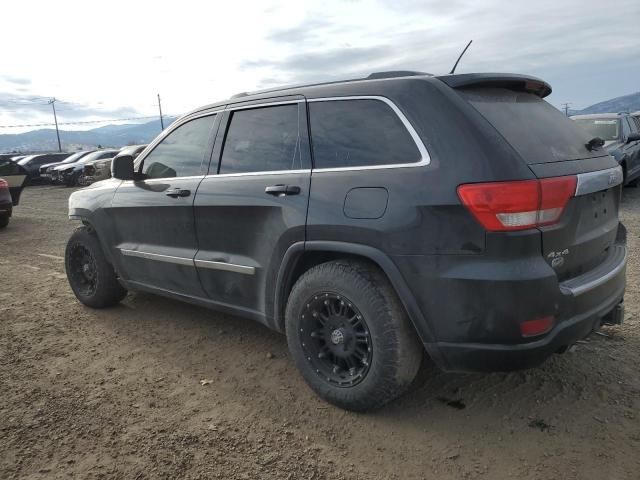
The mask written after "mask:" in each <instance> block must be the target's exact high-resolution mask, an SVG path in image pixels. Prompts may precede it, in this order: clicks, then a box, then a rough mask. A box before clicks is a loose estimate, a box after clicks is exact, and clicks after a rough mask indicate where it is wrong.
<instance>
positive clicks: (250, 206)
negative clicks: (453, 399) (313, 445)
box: [65, 72, 627, 410]
mask: <svg viewBox="0 0 640 480" xmlns="http://www.w3.org/2000/svg"><path fill="white" fill-rule="evenodd" d="M549 93H551V87H550V86H549V85H548V84H547V83H546V82H544V81H543V80H540V79H538V78H535V77H530V76H524V75H513V74H496V73H487V74H473V73H470V74H461V75H443V76H439V77H434V76H430V75H426V74H421V73H419V72H415V73H412V72H383V73H377V74H372V75H371V76H369V77H368V78H364V79H360V80H358V81H343V82H332V83H327V84H315V85H311V86H297V87H290V88H282V89H277V90H270V91H268V92H258V93H255V94H241V95H238V96H236V97H234V98H231V99H228V100H224V101H222V102H219V103H216V104H212V105H207V106H202V107H200V108H198V109H196V110H194V111H192V112H190V113H188V114H187V115H185V116H183V117H181V118H180V119H178V120H177V121H176V122H175V123H173V124H172V125H171V126H170V127H168V128H167V129H166V130H164V131H163V132H162V134H161V135H160V136H159V137H158V138H156V139H155V140H154V141H153V143H151V144H150V145H149V147H148V148H147V149H145V150H144V152H143V153H142V154H141V155H140V156H139V157H138V158H137V159H136V160H135V162H134V160H133V158H132V157H131V156H127V155H121V156H119V157H118V158H115V159H114V160H113V163H112V175H113V177H114V178H112V179H109V180H106V181H103V182H100V183H99V184H96V185H92V186H90V187H88V188H84V189H81V190H78V191H76V192H74V193H73V194H72V195H71V196H70V198H69V216H70V218H73V219H77V220H80V221H82V223H83V224H84V225H83V226H81V227H80V228H78V229H76V230H75V232H74V233H73V234H72V236H71V237H70V239H69V241H68V243H67V247H66V252H65V267H66V268H65V270H66V272H67V277H68V279H69V283H70V286H71V288H72V290H73V292H74V293H75V295H76V297H77V298H78V299H79V300H80V301H81V302H82V303H84V304H85V305H88V306H91V307H94V308H104V307H107V306H110V305H115V304H117V303H118V302H119V301H120V300H122V299H123V298H124V297H125V295H126V292H127V289H131V290H134V291H136V290H142V291H146V292H152V293H157V294H161V295H166V296H168V297H172V298H175V299H179V300H183V301H188V302H193V303H196V304H198V305H202V306H208V307H210V308H214V309H220V310H222V311H225V312H229V313H234V314H239V315H243V316H247V317H250V318H253V319H255V320H258V321H260V322H262V323H263V324H265V325H267V326H268V327H270V328H272V329H275V330H277V331H280V332H283V333H286V336H287V342H288V345H289V351H290V352H291V358H292V360H293V362H294V363H295V365H296V366H297V367H298V369H299V371H300V372H301V374H302V377H303V378H304V379H305V380H306V381H307V383H308V384H309V385H310V387H311V388H312V389H313V390H314V391H315V392H316V393H317V394H318V395H320V396H321V397H322V398H324V399H326V400H327V401H329V402H331V403H334V404H336V405H339V406H341V407H343V408H347V409H352V410H368V409H373V408H377V407H380V406H381V405H383V404H384V403H386V402H388V401H390V400H392V399H393V398H395V397H397V396H398V395H400V394H401V393H402V392H404V391H405V390H406V389H407V388H408V387H409V386H410V385H411V383H412V381H413V380H414V378H415V376H416V374H417V372H418V369H419V367H420V363H421V361H422V359H423V353H424V351H425V350H426V352H427V353H428V354H429V356H430V358H431V359H432V361H433V362H434V363H435V364H436V365H438V366H439V367H440V368H442V369H444V370H447V371H477V370H480V371H496V370H497V371H505V370H514V369H521V368H530V367H533V366H536V365H539V364H540V363H542V362H543V361H544V360H545V359H547V358H548V357H549V356H551V355H552V354H553V353H554V352H562V351H566V350H567V349H568V348H569V347H570V346H571V345H573V344H574V343H575V342H576V341H578V340H580V339H582V338H584V337H585V336H587V335H589V334H590V333H592V332H593V331H595V330H597V329H598V328H600V326H601V325H602V324H603V323H620V322H621V321H622V319H623V318H624V315H623V313H624V308H623V304H622V303H621V302H622V300H623V295H624V291H625V269H626V259H627V254H626V230H625V228H624V226H623V225H622V224H621V223H620V221H619V218H618V206H619V201H620V192H621V189H622V187H621V183H622V169H621V168H620V165H618V163H616V161H615V160H614V159H613V157H611V156H610V155H608V154H607V152H606V151H605V150H604V149H603V148H600V147H594V146H593V145H591V144H590V145H589V147H588V146H587V144H588V143H589V140H590V138H591V137H590V135H588V134H587V133H586V132H584V131H583V130H581V129H580V128H579V127H578V126H577V125H576V123H575V122H573V121H571V120H569V119H568V118H567V117H565V116H564V115H563V114H562V113H561V112H560V111H558V110H557V109H556V108H555V107H553V106H551V105H550V104H549V103H547V102H546V101H545V100H544V97H546V96H547V95H548V94H549ZM594 212H595V214H594ZM423 347H424V348H423ZM567 375H571V369H568V370H567Z"/></svg>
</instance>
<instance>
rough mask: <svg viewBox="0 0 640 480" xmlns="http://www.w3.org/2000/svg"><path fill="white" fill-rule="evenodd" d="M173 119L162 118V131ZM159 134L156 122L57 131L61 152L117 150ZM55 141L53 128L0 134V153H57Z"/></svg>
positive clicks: (147, 141) (158, 124)
mask: <svg viewBox="0 0 640 480" xmlns="http://www.w3.org/2000/svg"><path fill="white" fill-rule="evenodd" d="M174 120H175V117H166V118H165V119H164V126H165V128H166V127H167V126H168V125H170V124H171V123H172V122H173V121H174ZM160 131H161V128H160V120H154V121H151V122H147V123H136V124H125V125H105V126H103V127H98V128H94V129H91V130H82V131H79V130H60V140H61V141H62V147H63V149H73V150H75V149H76V148H78V147H95V146H98V145H102V146H105V147H106V146H108V147H121V146H124V145H131V144H139V143H149V142H150V141H151V140H153V139H154V138H155V137H156V136H157V135H158V134H159V133H160ZM57 149H58V140H57V139H56V131H55V129H53V128H45V129H40V130H32V131H30V132H24V133H18V134H9V135H0V152H11V151H14V150H15V151H44V150H57Z"/></svg>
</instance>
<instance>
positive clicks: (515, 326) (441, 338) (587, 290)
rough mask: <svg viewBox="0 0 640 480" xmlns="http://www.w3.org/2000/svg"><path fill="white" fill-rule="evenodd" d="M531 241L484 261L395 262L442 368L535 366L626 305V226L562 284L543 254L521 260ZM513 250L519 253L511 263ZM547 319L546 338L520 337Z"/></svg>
mask: <svg viewBox="0 0 640 480" xmlns="http://www.w3.org/2000/svg"><path fill="white" fill-rule="evenodd" d="M532 238H534V237H527V236H526V235H525V234H522V235H520V236H518V235H514V236H510V237H509V238H508V239H506V240H507V241H506V242H505V244H500V245H498V246H497V248H496V249H493V250H492V251H489V252H488V253H487V254H485V255H468V256H449V255H439V256H432V257H429V256H422V257H419V256H411V257H394V262H395V263H396V264H397V265H398V267H399V270H400V271H401V272H402V274H403V276H404V277H405V280H406V281H407V283H408V285H409V288H410V290H412V292H413V296H414V298H415V299H416V300H417V303H418V304H419V308H420V310H421V311H422V314H423V316H424V318H425V322H428V330H429V331H430V332H433V338H431V339H428V338H424V336H423V341H424V342H425V346H426V348H427V350H428V351H429V353H431V355H432V357H434V360H435V361H436V363H437V364H438V365H439V366H440V367H441V368H442V369H444V370H447V371H509V370H518V369H523V368H530V367H534V366H536V365H539V364H540V363H542V362H543V361H544V360H545V359H546V358H548V357H549V356H550V355H551V354H552V353H554V352H557V351H559V350H562V349H564V348H566V347H568V346H570V345H572V344H573V343H575V342H576V341H577V340H580V339H582V338H584V337H586V336H587V335H589V334H590V333H591V332H592V331H594V330H595V329H597V328H598V327H600V325H601V324H602V323H604V321H605V320H603V319H604V318H605V317H606V316H607V315H608V314H609V313H611V312H612V310H614V309H615V308H616V306H617V305H618V304H619V303H620V302H621V301H622V300H623V297H624V291H625V284H626V247H625V243H626V234H625V229H624V226H622V225H620V226H619V229H618V239H617V241H616V244H615V245H614V246H612V247H611V248H610V250H609V255H608V257H607V259H606V260H605V261H603V262H602V263H601V264H600V265H599V266H598V267H596V268H594V269H592V270H591V271H589V272H587V273H585V274H583V275H580V276H579V277H575V278H572V279H571V280H568V281H564V282H559V281H558V277H557V275H556V273H555V271H554V270H553V269H552V268H551V267H550V266H549V265H548V264H547V263H546V262H545V260H544V258H543V257H542V256H541V255H540V254H536V255H532V256H529V257H527V256H523V254H522V252H523V251H532V248H531V247H533V245H529V244H528V242H531V241H532ZM507 242H508V245H509V247H507ZM514 244H519V245H520V246H521V247H522V249H521V250H519V251H515V252H513V255H511V256H510V255H509V251H510V250H509V248H511V251H513V249H512V247H513V245H514ZM537 250H538V251H540V249H539V247H538V248H537ZM549 316H552V317H553V319H554V323H553V327H552V329H551V330H550V331H548V332H546V333H544V334H541V335H538V336H535V337H526V338H525V337H523V335H522V333H521V330H520V329H521V324H522V323H524V322H527V321H530V320H534V319H540V318H544V317H549ZM414 321H415V320H414ZM606 321H609V320H606ZM416 327H417V330H418V331H424V330H425V329H421V328H420V325H416Z"/></svg>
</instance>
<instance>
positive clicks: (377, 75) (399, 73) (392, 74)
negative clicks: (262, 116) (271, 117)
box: [230, 70, 433, 98]
mask: <svg viewBox="0 0 640 480" xmlns="http://www.w3.org/2000/svg"><path fill="white" fill-rule="evenodd" d="M419 75H428V76H430V77H433V75H432V74H431V73H426V72H416V71H413V70H391V71H388V72H373V73H372V74H370V75H369V76H368V77H365V78H350V79H343V80H330V81H327V82H317V83H304V84H300V85H285V86H281V87H275V88H267V89H265V90H256V91H253V92H240V93H236V94H235V95H232V96H231V97H230V98H242V97H247V96H249V95H257V94H263V93H272V92H282V91H286V90H292V89H294V88H301V87H316V86H320V85H331V84H334V83H348V82H357V81H361V80H378V79H383V78H398V77H415V76H419Z"/></svg>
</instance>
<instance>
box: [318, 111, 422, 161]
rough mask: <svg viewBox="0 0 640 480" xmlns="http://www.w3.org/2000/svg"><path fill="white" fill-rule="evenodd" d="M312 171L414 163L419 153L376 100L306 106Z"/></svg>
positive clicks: (391, 113) (397, 121)
mask: <svg viewBox="0 0 640 480" xmlns="http://www.w3.org/2000/svg"><path fill="white" fill-rule="evenodd" d="M309 119H310V125H311V141H312V143H313V160H314V165H315V168H344V167H364V166H380V165H394V164H403V163H414V162H418V161H419V160H420V151H419V150H418V147H417V146H416V142H415V141H414V140H413V138H411V135H410V134H409V132H408V131H407V128H406V127H405V126H404V124H403V123H402V121H401V120H400V118H399V117H398V115H396V114H395V112H394V111H393V110H392V109H391V107H389V105H387V104H386V103H384V102H382V101H380V100H373V99H354V100H323V101H320V102H310V103H309Z"/></svg>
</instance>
